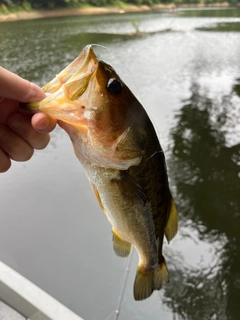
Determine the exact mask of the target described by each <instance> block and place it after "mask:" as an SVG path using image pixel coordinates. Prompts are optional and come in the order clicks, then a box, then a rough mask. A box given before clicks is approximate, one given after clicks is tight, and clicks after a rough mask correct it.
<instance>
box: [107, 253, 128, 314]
mask: <svg viewBox="0 0 240 320" xmlns="http://www.w3.org/2000/svg"><path fill="white" fill-rule="evenodd" d="M132 260H133V250H132V251H131V253H130V256H129V257H128V261H127V266H126V270H125V273H124V279H123V284H122V288H121V291H120V294H119V300H118V304H117V308H116V310H114V311H113V312H112V313H111V314H110V315H109V316H108V317H107V318H106V319H105V320H109V319H111V317H112V316H114V315H115V317H113V320H118V318H119V316H120V311H121V307H122V303H123V299H124V294H125V291H126V286H127V281H128V276H129V271H130V268H131V264H132Z"/></svg>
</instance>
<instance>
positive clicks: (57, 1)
mask: <svg viewBox="0 0 240 320" xmlns="http://www.w3.org/2000/svg"><path fill="white" fill-rule="evenodd" d="M225 1H226V0H204V2H205V4H209V3H216V2H218V3H221V2H225ZM200 2H202V1H201V0H161V1H160V0H129V1H127V0H125V1H124V0H123V1H119V0H0V6H5V7H6V8H11V7H12V8H13V7H22V8H24V9H25V10H30V9H54V8H66V7H81V6H95V7H107V6H121V5H123V4H124V3H125V4H133V5H149V6H151V5H155V4H168V3H175V4H181V3H185V4H198V3H200ZM228 2H229V3H230V4H233V5H234V4H237V3H240V0H228Z"/></svg>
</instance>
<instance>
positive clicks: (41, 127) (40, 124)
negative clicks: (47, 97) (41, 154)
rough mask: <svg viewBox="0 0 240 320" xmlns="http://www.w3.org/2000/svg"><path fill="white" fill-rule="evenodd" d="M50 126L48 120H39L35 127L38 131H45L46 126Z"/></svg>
mask: <svg viewBox="0 0 240 320" xmlns="http://www.w3.org/2000/svg"><path fill="white" fill-rule="evenodd" d="M49 125H50V120H49V119H48V118H46V119H43V120H41V121H40V122H38V124H37V125H36V127H37V129H38V130H44V129H46V128H47V127H48V126H49Z"/></svg>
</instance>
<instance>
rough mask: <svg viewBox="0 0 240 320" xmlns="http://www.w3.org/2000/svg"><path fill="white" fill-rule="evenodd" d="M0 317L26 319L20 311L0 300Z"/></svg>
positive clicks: (9, 319) (16, 319)
mask: <svg viewBox="0 0 240 320" xmlns="http://www.w3.org/2000/svg"><path fill="white" fill-rule="evenodd" d="M0 319H4V320H26V318H25V317H23V316H22V315H21V314H20V313H18V312H17V311H16V310H14V309H13V308H11V307H9V306H8V305H7V304H6V303H4V302H2V301H1V300H0Z"/></svg>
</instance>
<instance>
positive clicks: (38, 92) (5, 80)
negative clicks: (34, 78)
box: [0, 67, 45, 102]
mask: <svg viewBox="0 0 240 320" xmlns="http://www.w3.org/2000/svg"><path fill="white" fill-rule="evenodd" d="M0 97H2V98H10V99H13V100H17V101H20V102H31V101H39V100H42V99H44V98H45V93H44V92H43V91H42V89H41V88H40V87H38V86H37V85H36V84H34V83H32V82H29V81H28V80H25V79H23V78H21V77H19V76H17V75H16V74H14V73H12V72H10V71H8V70H6V69H4V68H2V67H0Z"/></svg>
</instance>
